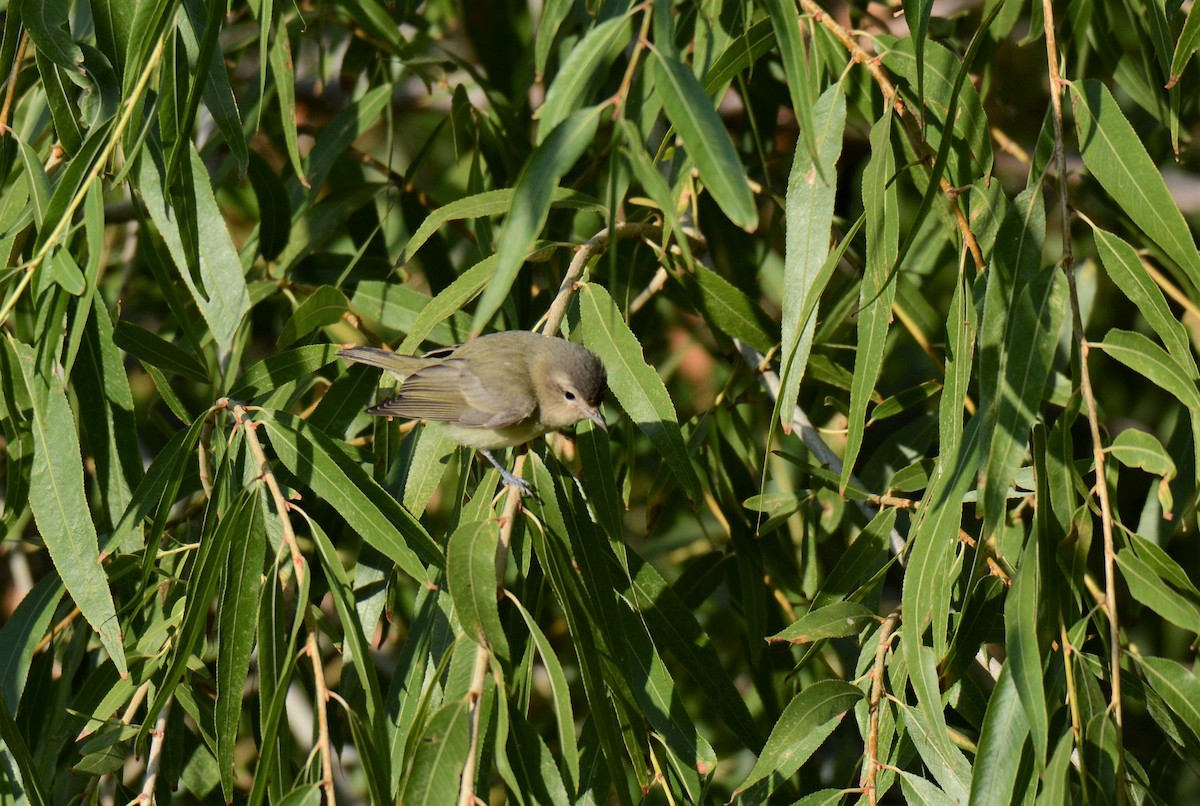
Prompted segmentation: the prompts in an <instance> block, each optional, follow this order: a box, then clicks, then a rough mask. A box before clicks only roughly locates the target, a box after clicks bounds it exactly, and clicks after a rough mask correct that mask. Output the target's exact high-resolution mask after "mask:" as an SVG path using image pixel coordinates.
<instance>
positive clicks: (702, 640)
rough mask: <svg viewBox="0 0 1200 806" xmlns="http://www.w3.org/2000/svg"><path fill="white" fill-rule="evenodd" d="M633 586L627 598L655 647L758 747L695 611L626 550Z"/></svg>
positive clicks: (718, 713)
mask: <svg viewBox="0 0 1200 806" xmlns="http://www.w3.org/2000/svg"><path fill="white" fill-rule="evenodd" d="M628 557H629V566H630V574H631V576H630V577H629V578H630V579H632V581H633V588H632V589H631V590H630V592H629V595H628V599H629V601H630V603H631V604H632V605H633V607H634V608H635V609H636V610H637V612H638V613H639V614H640V615H641V617H642V618H643V619H644V620H645V623H646V625H647V626H648V627H649V629H650V633H651V634H652V635H653V636H654V639H655V641H656V643H657V645H658V646H660V647H661V648H662V649H663V650H665V651H666V652H668V653H669V654H670V655H671V656H672V657H674V658H675V660H676V661H677V662H678V663H679V664H680V666H682V667H683V668H684V669H685V670H686V671H687V673H688V675H689V676H691V677H692V678H693V679H694V680H695V681H696V682H697V683H698V688H699V690H700V692H701V693H702V694H703V695H704V697H705V699H706V700H707V701H708V703H709V705H710V707H711V708H712V711H713V713H714V714H716V716H717V717H718V718H719V719H721V721H723V722H724V723H725V724H726V726H728V728H729V729H730V730H731V731H733V732H734V733H735V734H736V735H737V737H738V739H739V740H740V741H741V742H742V743H743V744H745V745H746V746H747V747H749V748H750V749H752V750H754V751H757V750H758V749H759V748H760V747H761V746H762V741H763V740H762V736H761V735H760V734H759V730H758V727H757V726H756V725H755V723H754V718H753V717H752V716H751V715H750V710H749V709H748V708H747V707H746V702H745V700H744V699H743V698H742V696H741V694H740V692H739V691H738V689H737V688H736V687H735V686H734V683H733V680H732V679H731V677H730V676H729V673H728V672H726V671H725V667H724V666H723V664H722V662H721V658H720V656H719V655H718V654H717V651H716V649H715V648H714V647H713V645H712V642H711V641H710V640H709V637H708V634H707V633H705V632H704V629H703V628H702V627H701V626H700V624H699V622H698V621H697V620H696V614H695V612H694V611H693V610H692V608H690V607H689V606H688V605H687V604H686V603H685V602H684V601H683V600H682V599H680V597H679V594H677V593H676V592H675V591H674V590H673V589H672V587H671V586H670V585H668V584H667V581H666V580H665V579H663V577H662V575H660V574H659V573H658V570H657V569H655V568H654V566H653V565H651V564H650V563H648V562H645V561H643V560H642V558H641V557H639V556H638V555H637V554H636V553H634V552H633V551H629V552H628Z"/></svg>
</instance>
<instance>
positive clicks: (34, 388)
mask: <svg viewBox="0 0 1200 806" xmlns="http://www.w3.org/2000/svg"><path fill="white" fill-rule="evenodd" d="M8 344H9V347H10V349H11V350H12V351H13V352H14V354H15V359H16V363H17V364H18V365H19V366H20V368H21V374H22V376H23V378H24V383H25V387H26V389H28V390H29V396H30V399H31V400H32V402H33V440H34V452H33V468H32V470H31V476H30V484H29V506H30V508H31V509H32V510H33V517H34V520H35V521H36V522H37V526H38V532H39V533H40V534H41V537H42V540H43V541H44V542H45V544H46V550H47V551H49V553H50V559H51V560H52V561H53V562H54V567H55V569H56V570H57V571H58V574H59V576H61V577H62V580H63V584H64V585H65V586H66V588H67V592H68V593H70V594H71V598H72V599H73V600H74V602H75V604H76V606H77V607H78V608H79V610H80V612H81V613H83V616H84V618H86V619H87V622H88V624H90V625H91V626H92V629H94V630H95V631H96V632H97V633H98V634H99V636H100V642H101V643H102V644H103V645H104V649H105V651H106V652H107V653H108V655H109V657H110V658H111V659H112V662H113V664H114V665H115V666H116V668H117V671H118V672H119V673H120V674H121V676H122V677H124V676H125V675H126V674H127V667H126V663H125V650H124V647H123V646H122V638H121V626H120V623H119V622H118V621H117V613H116V608H115V607H114V605H113V598H112V593H111V591H109V589H108V577H107V576H106V575H105V573H104V567H103V566H102V565H101V564H100V547H99V544H98V542H97V541H98V538H97V535H96V526H95V524H94V523H93V522H92V514H91V511H90V510H89V509H88V505H87V499H86V498H85V496H84V491H83V459H82V455H81V453H80V450H79V435H78V433H77V431H76V428H75V416H74V414H73V413H72V411H71V404H70V403H69V402H68V401H67V396H66V394H65V393H64V392H63V390H62V389H61V388H58V384H57V383H54V384H51V383H50V382H49V381H48V380H47V379H45V378H43V377H41V376H40V375H37V374H35V370H34V364H35V360H36V359H35V356H34V352H33V349H32V348H30V347H28V346H26V345H25V344H22V343H21V342H19V341H17V340H15V339H14V338H13V337H12V336H11V335H10V336H9V337H8Z"/></svg>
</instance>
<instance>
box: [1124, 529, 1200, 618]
mask: <svg viewBox="0 0 1200 806" xmlns="http://www.w3.org/2000/svg"><path fill="white" fill-rule="evenodd" d="M1117 565H1118V566H1119V567H1120V569H1121V576H1122V577H1123V578H1124V579H1125V584H1126V585H1128V586H1129V593H1130V595H1131V596H1132V597H1133V599H1134V601H1137V602H1140V603H1141V604H1143V605H1145V606H1146V607H1148V608H1150V609H1151V610H1153V611H1154V612H1155V613H1158V615H1160V616H1162V617H1163V618H1165V619H1166V620H1167V621H1169V622H1171V623H1172V624H1175V625H1176V626H1178V627H1182V628H1183V629H1184V630H1187V631H1188V632H1193V633H1194V632H1200V603H1197V602H1196V601H1194V600H1193V599H1192V598H1189V597H1187V596H1184V595H1182V594H1180V593H1178V592H1176V591H1175V590H1173V589H1172V588H1170V587H1168V586H1167V584H1166V583H1165V582H1164V580H1163V579H1162V577H1160V576H1159V575H1158V574H1156V573H1154V570H1153V568H1151V567H1150V566H1149V565H1148V564H1147V563H1146V562H1144V561H1143V560H1141V559H1140V558H1138V556H1137V555H1136V554H1134V553H1133V552H1132V551H1130V550H1129V549H1124V550H1122V551H1121V552H1119V553H1118V554H1117Z"/></svg>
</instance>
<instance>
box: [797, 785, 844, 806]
mask: <svg viewBox="0 0 1200 806" xmlns="http://www.w3.org/2000/svg"><path fill="white" fill-rule="evenodd" d="M846 794H847V793H846V792H845V790H842V789H822V790H819V791H817V792H813V793H812V794H811V795H805V796H804V797H802V798H800V800H798V801H796V802H795V803H793V804H792V806H837V804H839V803H841V802H842V799H843V798H845V797H846Z"/></svg>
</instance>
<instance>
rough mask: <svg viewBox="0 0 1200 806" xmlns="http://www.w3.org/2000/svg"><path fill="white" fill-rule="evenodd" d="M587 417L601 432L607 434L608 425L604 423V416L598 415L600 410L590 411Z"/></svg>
mask: <svg viewBox="0 0 1200 806" xmlns="http://www.w3.org/2000/svg"><path fill="white" fill-rule="evenodd" d="M587 416H588V419H589V420H591V421H592V422H593V423H595V424H596V426H597V427H598V428H599V429H600V430H601V431H603V432H604V433H606V434H607V433H608V423H606V422H604V415H603V414H601V413H600V409H598V408H596V409H590V410H589V411H588V412H587Z"/></svg>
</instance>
